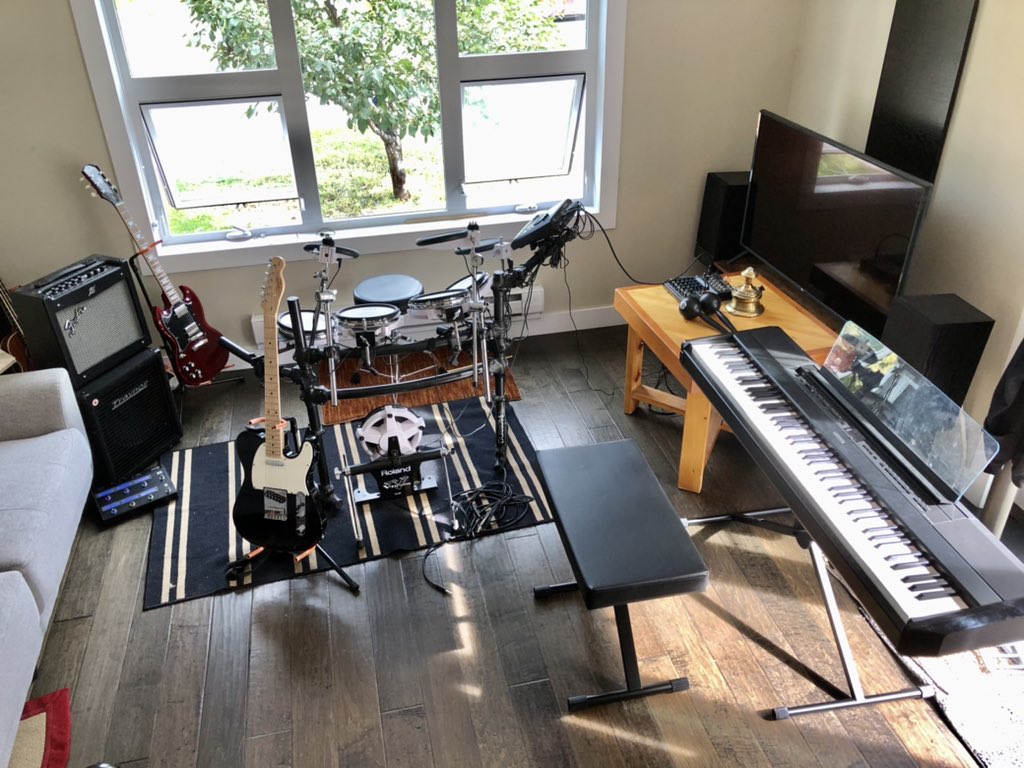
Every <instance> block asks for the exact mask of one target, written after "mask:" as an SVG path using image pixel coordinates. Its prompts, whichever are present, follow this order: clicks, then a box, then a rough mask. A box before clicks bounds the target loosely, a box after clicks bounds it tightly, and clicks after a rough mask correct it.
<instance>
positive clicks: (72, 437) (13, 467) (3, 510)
mask: <svg viewBox="0 0 1024 768" xmlns="http://www.w3.org/2000/svg"><path fill="white" fill-rule="evenodd" d="M91 483H92V454H91V453H90V451H89V444H88V442H87V441H86V439H85V438H84V437H83V436H82V433H81V432H79V431H78V430H77V429H62V430H60V431H59V432H52V433H50V434H47V435H40V436H39V437H30V438H25V439H23V440H7V441H5V442H0V532H2V536H0V571H10V570H17V571H19V572H21V574H22V576H23V577H24V579H25V581H26V583H27V584H28V587H29V589H30V590H31V591H32V596H33V597H34V598H35V601H36V606H37V609H38V612H39V615H38V617H37V619H38V623H39V626H40V627H41V628H42V629H43V630H44V631H45V630H46V627H47V625H48V624H49V621H50V614H51V613H52V612H53V605H54V602H55V601H56V599H57V590H58V589H59V588H60V583H61V579H62V578H63V576H64V568H65V566H66V565H67V561H68V557H69V556H70V554H71V545H72V544H73V543H74V540H75V534H76V533H77V531H78V523H79V521H80V520H81V516H82V509H83V508H84V506H85V501H86V499H87V498H88V495H89V487H90V485H91Z"/></svg>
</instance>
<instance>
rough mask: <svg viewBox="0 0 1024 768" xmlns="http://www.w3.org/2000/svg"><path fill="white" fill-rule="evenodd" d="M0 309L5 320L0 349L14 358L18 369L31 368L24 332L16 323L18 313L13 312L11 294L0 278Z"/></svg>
mask: <svg viewBox="0 0 1024 768" xmlns="http://www.w3.org/2000/svg"><path fill="white" fill-rule="evenodd" d="M0 309H2V310H3V319H5V320H6V321H7V326H9V327H6V326H5V327H4V329H3V333H0V337H2V338H0V349H2V350H3V351H4V352H6V353H7V354H9V355H10V356H11V357H13V358H14V363H15V365H16V366H17V370H19V371H28V370H31V367H32V366H31V363H30V361H29V355H28V347H26V346H25V334H24V333H23V332H22V330H21V325H20V324H19V323H18V315H17V314H16V313H15V312H14V305H13V304H11V295H10V294H9V293H8V292H7V286H6V285H4V281H3V280H0Z"/></svg>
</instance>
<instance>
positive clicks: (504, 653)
mask: <svg viewBox="0 0 1024 768" xmlns="http://www.w3.org/2000/svg"><path fill="white" fill-rule="evenodd" d="M467 549H468V550H469V553H470V554H469V557H470V559H471V561H472V569H473V573H475V574H476V577H477V579H478V580H479V585H480V590H481V592H482V595H481V596H482V599H483V600H482V604H481V605H480V608H482V609H483V610H484V611H485V615H486V616H487V620H488V623H489V625H490V631H491V633H492V634H493V635H494V643H495V646H496V650H497V654H498V658H499V659H500V662H501V668H502V670H503V671H504V676H505V681H506V684H507V685H510V686H512V685H519V684H521V683H530V682H534V681H536V680H543V679H545V678H547V670H546V669H545V667H544V660H543V658H542V656H541V653H540V647H539V646H538V645H537V638H536V636H535V635H534V632H533V626H532V625H531V623H530V617H529V614H528V613H527V611H526V607H525V605H524V604H523V595H522V592H521V590H520V589H519V587H518V585H517V584H516V575H515V569H514V568H513V566H512V561H511V560H510V559H509V555H508V550H507V549H506V546H505V541H504V539H502V538H501V537H499V536H486V537H484V538H482V539H479V540H477V541H474V542H472V543H471V544H470V545H469V546H468V547H467Z"/></svg>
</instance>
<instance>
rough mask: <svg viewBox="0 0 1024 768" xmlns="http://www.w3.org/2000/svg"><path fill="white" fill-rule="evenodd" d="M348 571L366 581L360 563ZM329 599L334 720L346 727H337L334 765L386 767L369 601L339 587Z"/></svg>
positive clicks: (331, 591) (361, 581) (359, 580)
mask: <svg viewBox="0 0 1024 768" xmlns="http://www.w3.org/2000/svg"><path fill="white" fill-rule="evenodd" d="M346 572H347V573H348V574H349V575H350V576H351V577H352V578H353V579H355V581H356V582H357V583H360V584H362V583H363V582H364V581H365V578H366V577H365V570H364V567H363V566H362V565H356V566H349V567H348V568H347V569H346ZM331 580H332V581H333V580H334V576H333V575H332V576H331ZM328 600H329V602H330V648H331V673H332V675H333V677H334V682H333V685H334V695H333V698H334V713H335V720H336V722H337V723H339V724H344V727H343V728H338V729H337V730H338V753H339V759H338V764H339V765H342V766H347V765H359V766H367V768H369V767H370V766H384V765H386V762H385V759H384V734H383V731H382V729H381V721H380V699H379V698H378V695H377V664H376V661H375V659H374V657H373V640H372V637H371V634H370V603H369V601H368V600H367V599H366V597H365V595H364V594H359V595H353V594H352V593H351V592H349V591H348V590H347V589H345V588H343V587H341V586H340V585H338V584H337V583H334V584H332V586H331V588H330V589H329V590H328Z"/></svg>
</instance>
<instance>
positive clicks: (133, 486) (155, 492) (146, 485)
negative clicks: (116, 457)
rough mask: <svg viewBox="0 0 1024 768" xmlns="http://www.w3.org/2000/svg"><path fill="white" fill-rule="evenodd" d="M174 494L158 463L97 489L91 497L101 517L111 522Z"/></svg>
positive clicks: (104, 520)
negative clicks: (112, 484)
mask: <svg viewBox="0 0 1024 768" xmlns="http://www.w3.org/2000/svg"><path fill="white" fill-rule="evenodd" d="M177 495H178V491H177V489H176V488H175V487H174V483H172V482H171V480H170V478H168V477H167V473H166V472H164V468H163V467H161V466H160V465H159V464H157V465H156V466H155V467H150V468H149V469H145V470H143V471H142V472H140V473H139V474H137V475H134V476H132V477H131V478H129V479H127V480H125V481H123V482H120V483H118V484H117V485H115V486H113V487H111V488H105V489H103V490H100V491H96V492H95V493H93V495H92V498H93V502H95V504H96V508H97V509H98V510H99V513H100V520H102V521H103V522H104V523H110V522H114V521H115V520H121V519H123V518H125V517H128V516H130V515H133V514H135V513H137V512H141V511H143V510H144V509H146V508H148V507H151V506H152V505H154V504H159V503H160V502H161V501H165V500H167V499H169V498H171V497H173V496H177Z"/></svg>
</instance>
